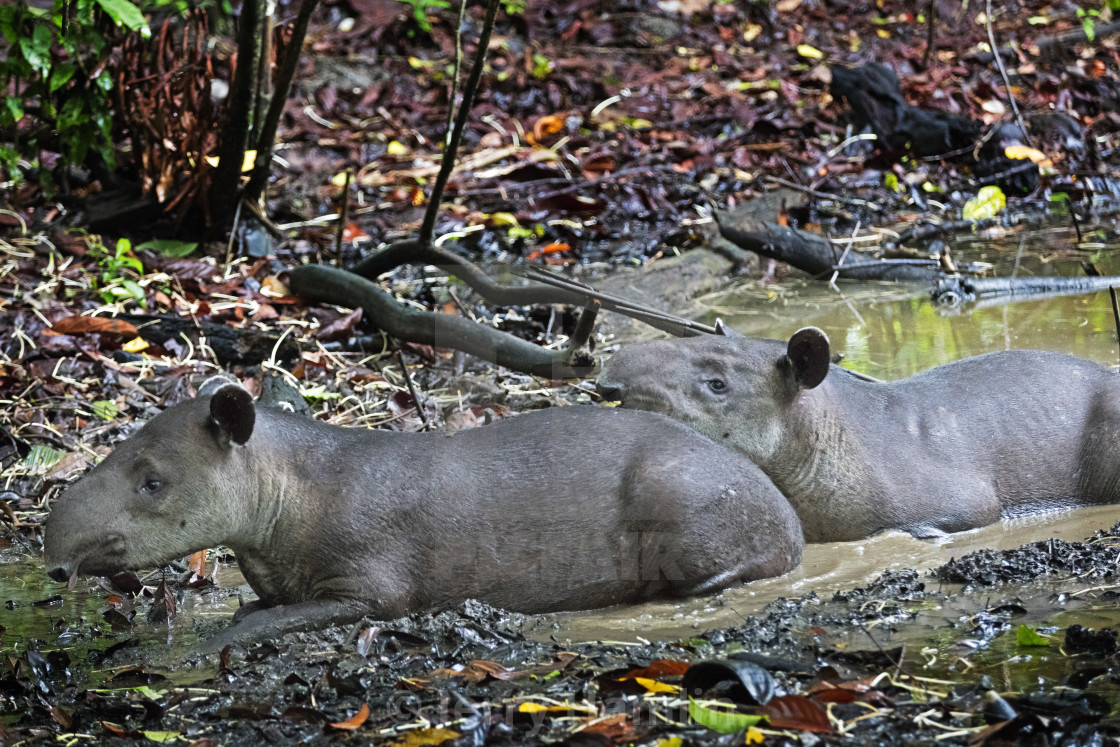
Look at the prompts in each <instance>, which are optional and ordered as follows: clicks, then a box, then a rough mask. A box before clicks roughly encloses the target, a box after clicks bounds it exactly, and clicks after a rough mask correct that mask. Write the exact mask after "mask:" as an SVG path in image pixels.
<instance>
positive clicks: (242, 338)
mask: <svg viewBox="0 0 1120 747" xmlns="http://www.w3.org/2000/svg"><path fill="white" fill-rule="evenodd" d="M118 318H120V319H123V320H125V321H127V322H129V323H131V324H133V325H135V326H136V328H137V329H138V330H139V332H140V336H141V337H142V338H144V339H145V340H147V341H148V342H150V343H153V344H155V345H164V344H165V343H167V342H168V341H169V340H174V341H177V342H180V343H182V342H183V337H184V336H186V338H187V339H188V340H190V342H191V344H192V345H198V344H199V340H200V338H202V337H205V338H206V345H207V346H208V347H209V348H210V349H211V350H213V351H214V355H215V356H216V357H217V359H218V362H219V363H223V364H231V363H232V364H240V365H244V366H252V365H256V364H257V363H260V362H261V361H266V360H269V359H270V358H272V357H273V353H274V351H275V356H276V359H277V360H281V361H285V360H292V359H294V358H296V357H297V356H299V346H297V345H296V343H295V342H294V341H293V340H291V339H290V338H284V340H283V342H280V338H278V337H276V336H275V335H266V334H264V333H262V332H258V331H257V330H255V329H253V328H251V327H242V328H238V327H231V326H230V325H228V324H223V323H222V322H212V321H206V320H200V321H197V322H196V321H195V320H193V319H185V318H183V317H177V316H159V315H152V314H124V315H122V316H120V317H118ZM277 342H280V345H279V347H277Z"/></svg>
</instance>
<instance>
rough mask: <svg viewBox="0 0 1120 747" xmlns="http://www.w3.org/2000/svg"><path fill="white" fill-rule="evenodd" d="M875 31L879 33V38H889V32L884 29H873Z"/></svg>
mask: <svg viewBox="0 0 1120 747" xmlns="http://www.w3.org/2000/svg"><path fill="white" fill-rule="evenodd" d="M875 33H876V34H878V35H879V38H880V39H890V38H891V32H889V31H887V30H886V29H875Z"/></svg>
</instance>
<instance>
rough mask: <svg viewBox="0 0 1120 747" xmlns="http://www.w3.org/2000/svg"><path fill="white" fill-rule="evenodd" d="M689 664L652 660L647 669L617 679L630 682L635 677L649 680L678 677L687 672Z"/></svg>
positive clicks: (667, 660)
mask: <svg viewBox="0 0 1120 747" xmlns="http://www.w3.org/2000/svg"><path fill="white" fill-rule="evenodd" d="M688 667H689V663H688V662H686V661H675V660H674V659H654V660H653V661H651V662H650V663H649V666H648V667H642V668H641V669H634V670H631V671H629V672H627V673H626V674H624V675H622V676H621V677H619V679H620V680H630V679H634V678H635V677H644V678H646V679H650V680H659V679H661V678H662V677H679V676H681V675H683V674H684V673H685V672H687V671H688Z"/></svg>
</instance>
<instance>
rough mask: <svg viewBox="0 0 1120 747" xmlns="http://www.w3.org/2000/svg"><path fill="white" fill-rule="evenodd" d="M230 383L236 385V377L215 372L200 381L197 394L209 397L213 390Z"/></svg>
mask: <svg viewBox="0 0 1120 747" xmlns="http://www.w3.org/2000/svg"><path fill="white" fill-rule="evenodd" d="M230 384H234V385H236V384H237V379H235V378H233V377H232V376H230V375H229V374H224V373H220V374H215V375H214V376H211V377H210V378H208V379H207V380H206V381H204V382H202V384H201V386H199V387H198V395H197V396H199V397H210V396H212V395H213V394H214V392H216V391H218V390H219V389H221V388H222V387H224V386H228V385H230Z"/></svg>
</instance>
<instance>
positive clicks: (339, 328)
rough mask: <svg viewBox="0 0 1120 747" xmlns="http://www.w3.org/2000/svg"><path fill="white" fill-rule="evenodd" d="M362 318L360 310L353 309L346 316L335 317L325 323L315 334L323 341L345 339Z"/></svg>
mask: <svg viewBox="0 0 1120 747" xmlns="http://www.w3.org/2000/svg"><path fill="white" fill-rule="evenodd" d="M361 320H362V310H361V309H354V310H353V311H352V312H350V313H349V314H347V315H346V316H343V317H339V318H338V319H335V320H334V321H333V322H331V323H330V324H328V325H326V326H325V327H323V328H322V329H320V330H319V331H318V332H316V333H315V336H316V337H318V338H319V339H320V340H322V341H324V342H334V341H336V340H345V339H346V338H347V337H350V336H351V335H353V334H354V327H355V326H357V324H358V322H360V321H361Z"/></svg>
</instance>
